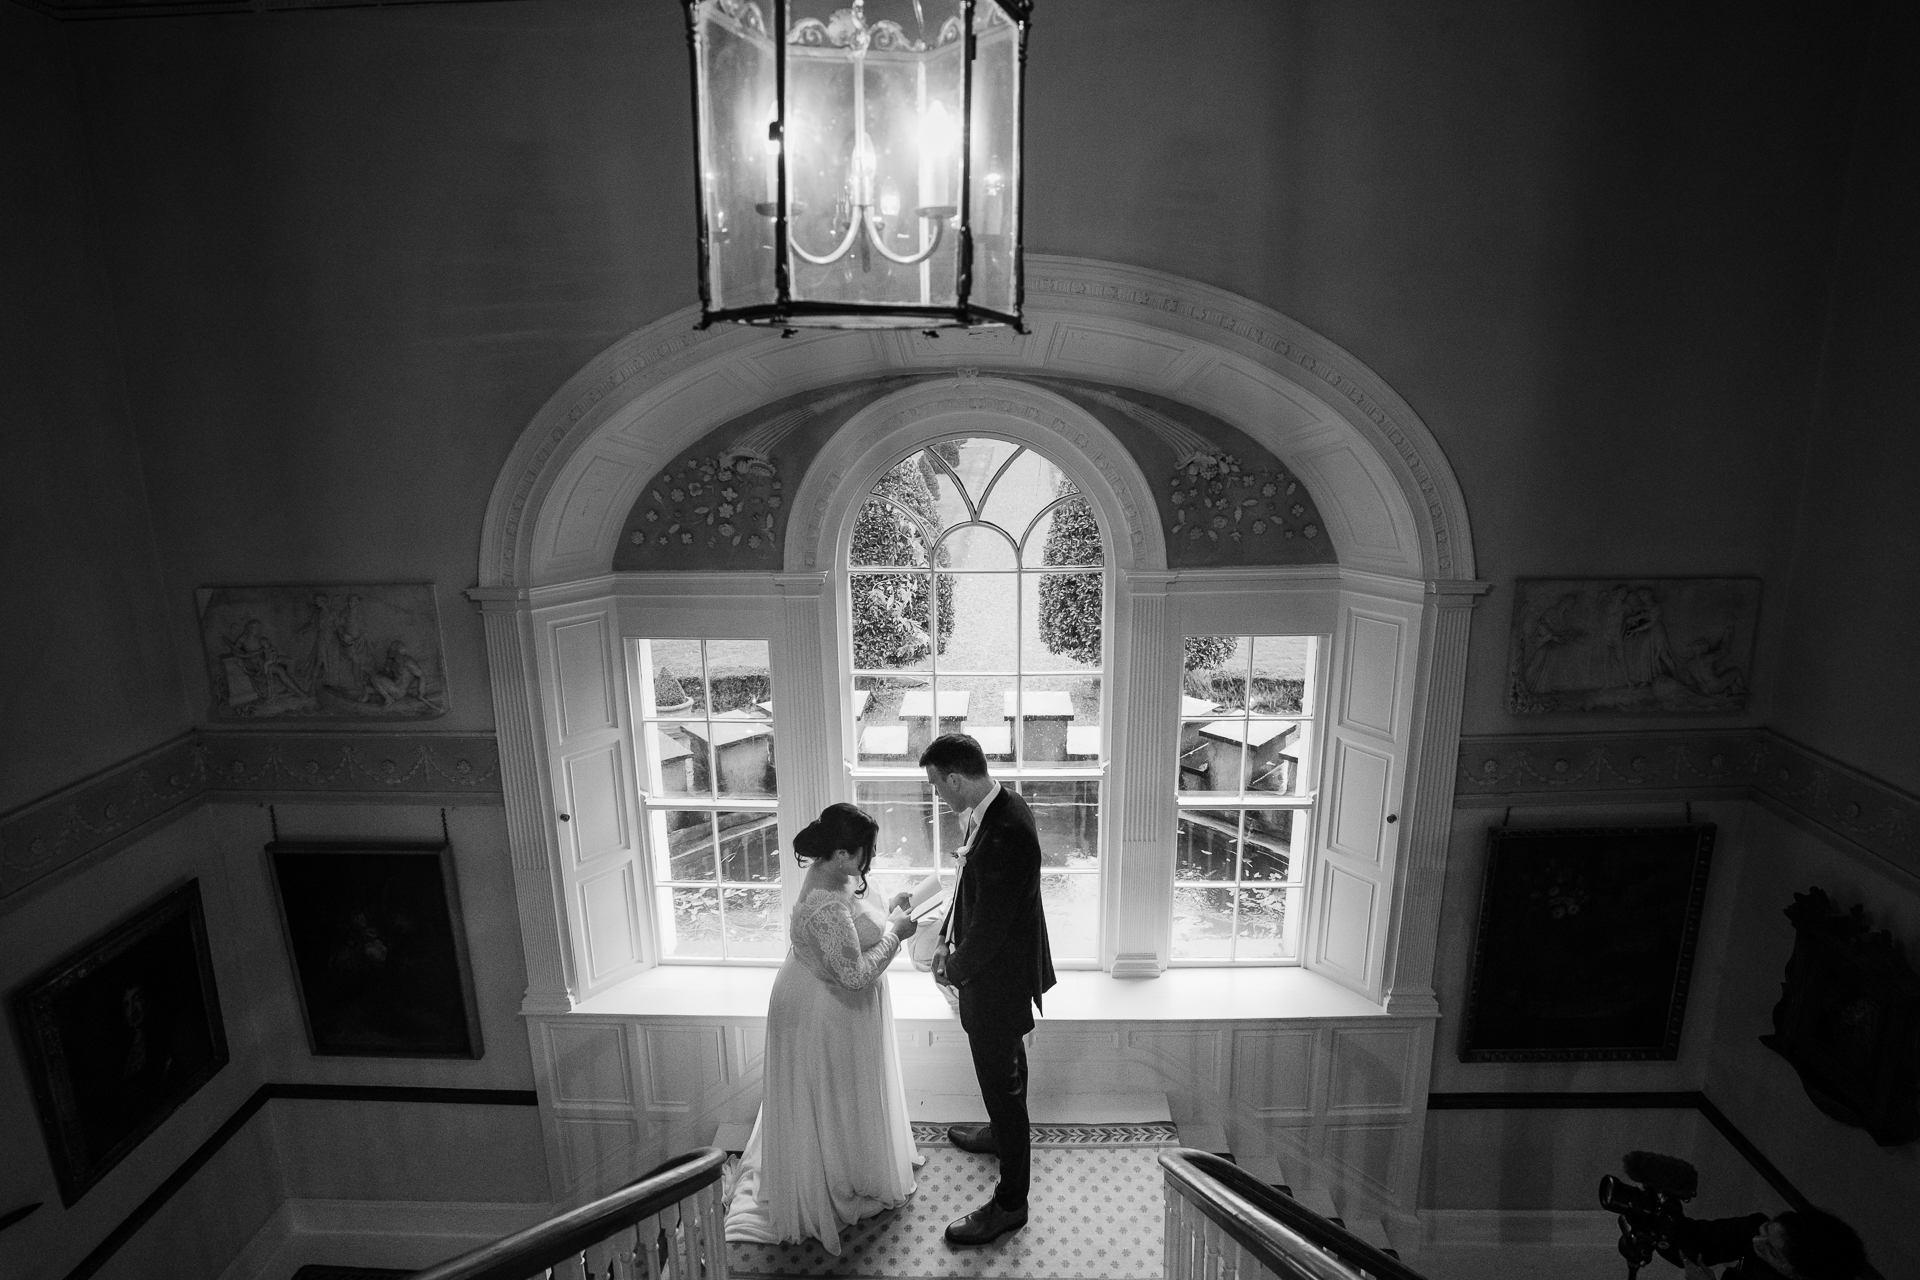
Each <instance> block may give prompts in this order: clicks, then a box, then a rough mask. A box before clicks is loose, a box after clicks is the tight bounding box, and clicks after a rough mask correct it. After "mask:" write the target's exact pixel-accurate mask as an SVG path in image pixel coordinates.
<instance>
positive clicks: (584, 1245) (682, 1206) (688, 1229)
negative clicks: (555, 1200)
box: [411, 1147, 727, 1280]
mask: <svg viewBox="0 0 1920 1280" xmlns="http://www.w3.org/2000/svg"><path fill="white" fill-rule="evenodd" d="M726 1162H727V1154H726V1152H724V1151H720V1150H718V1149H716V1148H713V1147H700V1148H698V1149H696V1150H694V1151H690V1152H688V1153H687V1154H685V1155H682V1156H676V1157H675V1158H673V1159H672V1160H669V1161H667V1162H666V1163H665V1164H663V1165H661V1166H660V1167H659V1168H657V1169H655V1170H654V1171H653V1172H651V1173H649V1174H648V1175H647V1176H646V1177H644V1178H641V1179H639V1180H638V1181H636V1182H632V1183H629V1184H628V1185H626V1186H624V1187H622V1188H621V1189H620V1190H618V1191H615V1192H614V1193H613V1194H611V1195H607V1196H602V1197H601V1198H600V1199H598V1200H595V1201H593V1202H592V1203H590V1204H585V1205H582V1206H581V1207H580V1208H578V1209H574V1210H571V1211H569V1212H567V1213H563V1214H560V1215H559V1216H558V1217H554V1218H549V1219H548V1220H547V1221H545V1222H542V1223H539V1224H537V1225H535V1226H531V1227H528V1228H527V1229H526V1230H525V1231H518V1232H515V1233H514V1234H513V1235H510V1236H506V1237H503V1238H502V1239H499V1240H496V1241H494V1242H493V1243H492V1244H487V1245H482V1246H480V1247H479V1248H478V1249H475V1250H473V1251H471V1252H469V1253H464V1254H462V1255H461V1256H459V1257H457V1258H454V1259H452V1260H451V1261H448V1262H443V1263H441V1264H440V1265H439V1266H437V1267H430V1268H428V1269H427V1270H425V1271H420V1272H416V1273H415V1274H414V1275H413V1277H412V1278H411V1280H531V1278H533V1277H544V1276H556V1277H557V1276H567V1277H579V1276H585V1277H588V1280H600V1277H603V1276H605V1277H614V1278H616V1280H629V1278H634V1280H663V1278H664V1280H727V1246H726V1241H725V1239H724V1232H725V1227H726V1212H725V1207H724V1206H723V1205H721V1203H720V1170H721V1166H722V1165H724V1164H725V1163H726ZM656 1217H659V1218H661V1219H662V1220H661V1222H660V1223H659V1225H658V1227H657V1228H655V1229H651V1230H649V1229H645V1224H648V1223H650V1221H651V1220H652V1219H654V1218H656ZM663 1250H664V1255H665V1256H664V1257H663V1256H662V1253H663ZM590 1254H609V1255H611V1256H610V1257H609V1258H608V1259H607V1269H606V1270H605V1271H594V1270H591V1269H589V1268H588V1267H587V1266H586V1263H585V1258H586V1257H587V1256H588V1255H590Z"/></svg>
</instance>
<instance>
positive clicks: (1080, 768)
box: [843, 436, 1108, 966]
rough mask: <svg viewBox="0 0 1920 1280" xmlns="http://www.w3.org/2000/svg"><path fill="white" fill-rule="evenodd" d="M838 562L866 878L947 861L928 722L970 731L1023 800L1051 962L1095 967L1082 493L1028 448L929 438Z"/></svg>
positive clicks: (1099, 622) (1099, 693) (1093, 666)
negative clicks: (869, 830) (1033, 831)
mask: <svg viewBox="0 0 1920 1280" xmlns="http://www.w3.org/2000/svg"><path fill="white" fill-rule="evenodd" d="M843 568H844V570H845V578H846V613H845V615H844V616H845V619H846V627H847V637H848V641H849V645H848V651H849V652H850V653H851V670H850V671H849V672H848V673H847V675H848V680H847V683H846V684H845V685H844V686H843V688H844V689H845V690H846V694H847V699H846V705H845V711H846V713H847V715H848V719H849V722H850V727H851V731H852V735H853V741H854V743H855V744H856V745H855V749H854V752H853V760H852V789H853V794H854V798H855V800H856V802H857V803H859V804H861V805H862V806H864V807H866V808H867V809H868V810H869V811H870V812H872V813H873V814H874V815H875V817H877V818H878V819H879V821H880V839H879V849H878V852H877V855H876V857H875V860H874V867H875V874H874V875H873V876H872V877H871V880H872V885H873V890H874V892H875V893H876V894H878V895H879V896H880V897H881V898H883V899H884V898H885V897H887V896H890V895H891V894H893V893H895V892H897V891H899V890H900V889H903V888H907V887H910V886H911V885H912V884H913V883H914V882H916V881H918V880H920V879H921V878H923V877H924V876H925V875H926V874H927V873H928V872H930V871H935V870H948V869H950V867H951V863H950V861H949V860H950V858H951V854H952V851H953V850H954V849H955V848H956V847H957V846H958V843H959V835H960V830H959V823H958V820H957V818H956V817H955V816H954V815H953V814H951V813H948V812H945V811H944V810H943V809H942V807H941V806H940V805H939V803H938V802H937V801H936V800H935V798H934V795H933V792H932V790H931V788H929V787H928V785H927V783H926V779H925V775H924V773H923V772H922V771H921V769H920V768H919V767H918V765H917V763H916V762H917V761H918V759H919V756H920V752H921V750H922V749H923V748H924V747H925V746H926V745H927V743H928V742H930V741H932V740H933V738H935V737H936V736H938V735H939V734H942V733H955V732H960V733H967V734H970V735H972V736H973V737H974V738H976V739H978V740H979V742H980V745H981V748H982V750H984V752H985V753H986V756H987V760H988V762H989V764H990V766H991V768H992V770H993V773H994V776H995V777H996V778H998V779H999V780H1000V781H1001V782H1002V784H1003V785H1006V786H1008V787H1010V788H1012V789H1013V790H1015V791H1017V792H1019V793H1020V794H1021V795H1023V796H1025V797H1026V800H1027V802H1028V804H1030V805H1031V806H1032V807H1033V812H1034V817H1035V819H1036V821H1037V822H1038V824H1039V827H1040V845H1041V850H1042V856H1043V859H1044V861H1043V867H1042V872H1041V894H1042V898H1043V901H1044V902H1045V906H1046V911H1047V928H1048V933H1049V935H1050V937H1051V941H1052V946H1053V953H1054V956H1055V959H1056V961H1058V962H1060V963H1063V964H1082V965H1089V966H1090V965H1094V964H1097V963H1098V959H1099V955H1100V848H1101V840H1100V823H1101V813H1102V806H1101V798H1102V795H1101V792H1102V786H1103V774H1102V770H1103V764H1104V761H1105V759H1106V745H1105V738H1104V735H1103V730H1102V726H1103V723H1104V719H1103V710H1102V708H1103V706H1104V705H1105V692H1106V686H1107V680H1106V665H1105V654H1104V652H1103V645H1102V640H1103V636H1104V634H1105V628H1106V623H1107V616H1108V610H1107V596H1108V573H1107V555H1106V549H1105V543H1104V541H1103V538H1102V534H1101V529H1100V524H1099V521H1098V519H1097V518H1096V517H1095V515H1094V511H1093V509H1092V507H1091V506H1090V505H1089V504H1088V503H1087V501H1086V500H1085V499H1084V498H1083V497H1082V496H1081V495H1080V493H1079V492H1078V491H1077V490H1076V489H1075V488H1074V486H1073V483H1072V481H1071V480H1069V479H1068V477H1067V475H1066V473H1065V472H1063V471H1062V470H1061V469H1060V468H1059V467H1058V466H1057V465H1055V464H1054V463H1053V462H1052V461H1051V460H1050V459H1048V458H1047V457H1046V456H1045V455H1043V454H1041V453H1038V452H1036V451H1034V450H1033V449H1031V448H1028V447H1026V446H1024V445H1021V444H1018V443H1015V442H1012V441H1008V440H1001V439H996V438H992V437H986V436H969V437H962V438H953V439H945V440H939V441H936V442H933V443H930V444H928V445H927V446H926V447H924V448H922V449H920V450H918V451H916V452H914V453H912V454H910V455H909V456H908V457H906V458H904V459H902V460H901V461H900V462H899V463H897V464H896V465H894V466H893V467H892V468H890V469H889V470H888V471H887V472H886V473H885V474H884V475H882V476H881V478H880V479H879V480H878V481H877V482H876V483H875V484H874V485H873V488H872V490H871V491H870V492H869V494H868V495H867V498H866V501H865V503H864V504H863V505H862V507H861V509H860V512H859V515H858V517H857V519H856V522H855V524H854V528H853V534H852V538H851V542H850V545H849V547H848V549H847V553H846V560H845V564H844V566H843Z"/></svg>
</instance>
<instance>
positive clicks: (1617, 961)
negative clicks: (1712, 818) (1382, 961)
mask: <svg viewBox="0 0 1920 1280" xmlns="http://www.w3.org/2000/svg"><path fill="white" fill-rule="evenodd" d="M1713 836H1714V827H1713V824H1711V823H1697V824H1687V825H1679V826H1671V827H1621V828H1578V829H1562V830H1540V829H1533V830H1528V829H1516V828H1509V827H1496V828H1494V829H1493V830H1492V831H1490V832H1489V833H1488V841H1487V873H1486V882H1485V886H1484V889H1483V891H1482V896H1481V901H1480V928H1479V935H1478V939H1477V941H1476V944H1475V947H1474V955H1473V972H1472V977H1471V979H1470V980H1469V984H1468V995H1467V1012H1466V1019H1465V1029H1464V1033H1463V1035H1462V1038H1461V1047H1460V1060H1461V1061H1462V1062H1607V1061H1630V1060H1638V1059H1647V1060H1653V1059H1671V1058H1675V1057H1678V1056H1679V1051H1680V1027H1681V1022H1682V1020H1683V1018H1684V1016H1685V1014H1686V1007H1687V983H1688V980H1689V978H1690V977H1691V975H1692V969H1693V949H1694V943H1695V940H1696V938H1697V935H1698V933H1699V929H1700V909H1701V905H1702V903H1703V902H1704V900H1705V897H1706V887H1707V870H1708V866H1709V863H1710V862H1711V859H1712V852H1713Z"/></svg>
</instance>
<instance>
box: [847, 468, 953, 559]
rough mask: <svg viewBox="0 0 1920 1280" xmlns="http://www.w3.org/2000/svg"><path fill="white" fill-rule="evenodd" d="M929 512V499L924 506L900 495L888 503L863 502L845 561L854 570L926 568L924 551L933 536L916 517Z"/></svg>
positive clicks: (868, 500) (872, 500)
mask: <svg viewBox="0 0 1920 1280" xmlns="http://www.w3.org/2000/svg"><path fill="white" fill-rule="evenodd" d="M882 483H883V484H884V483H885V482H884V481H883V482H882ZM932 513H933V506H932V501H931V497H930V496H929V498H928V500H927V501H926V502H925V503H924V504H916V503H914V502H913V501H911V500H904V495H902V496H901V497H899V498H896V500H895V501H892V502H888V501H883V500H881V499H878V498H869V499H867V502H866V505H864V506H862V507H861V508H860V515H859V516H858V518H857V519H855V521H854V525H853V544H852V546H851V548H850V549H849V551H848V555H847V562H848V563H849V564H851V565H854V566H856V567H859V566H863V565H873V566H876V567H882V568H894V567H900V568H908V567H916V566H917V567H919V568H925V567H927V553H928V548H930V547H932V545H933V539H934V536H935V535H934V532H933V531H932V530H930V529H929V528H928V527H927V526H926V525H924V524H922V523H921V521H920V520H919V519H916V516H926V517H931V515H932Z"/></svg>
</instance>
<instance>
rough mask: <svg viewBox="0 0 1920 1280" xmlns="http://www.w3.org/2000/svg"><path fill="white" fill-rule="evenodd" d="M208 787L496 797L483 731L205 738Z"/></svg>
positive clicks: (496, 770) (492, 759)
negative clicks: (210, 780)
mask: <svg viewBox="0 0 1920 1280" xmlns="http://www.w3.org/2000/svg"><path fill="white" fill-rule="evenodd" d="M201 742H202V744H203V748H204V751H205V755H206V763H207V771H208V774H209V775H210V777H211V778H212V780H213V781H212V789H214V790H217V791H247V792H276V793H282V794H284V793H287V792H293V793H295V794H306V793H313V794H341V793H348V794H354V795H356V796H357V795H366V794H374V795H404V796H409V797H411V796H422V797H427V798H433V799H438V798H441V797H446V796H475V795H478V796H485V797H487V798H489V799H497V798H498V796H499V794H500V754H499V748H498V746H497V744H496V743H495V741H494V736H493V735H492V734H490V733H460V734H437V733H433V734H429V733H393V734H367V733H352V734H339V733H206V734H203V735H202V736H201Z"/></svg>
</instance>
